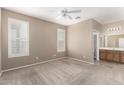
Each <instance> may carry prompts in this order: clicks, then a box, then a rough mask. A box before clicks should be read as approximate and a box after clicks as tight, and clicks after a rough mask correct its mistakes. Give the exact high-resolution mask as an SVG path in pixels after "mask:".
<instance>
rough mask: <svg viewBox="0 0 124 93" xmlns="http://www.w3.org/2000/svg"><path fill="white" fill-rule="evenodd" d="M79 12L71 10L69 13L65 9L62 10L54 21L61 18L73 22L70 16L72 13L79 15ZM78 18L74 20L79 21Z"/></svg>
mask: <svg viewBox="0 0 124 93" xmlns="http://www.w3.org/2000/svg"><path fill="white" fill-rule="evenodd" d="M80 12H81V10H71V11H69V10H68V9H67V8H64V9H63V10H61V11H60V15H59V16H57V17H56V19H61V18H68V19H70V20H73V17H72V16H71V14H74V13H80ZM80 18H81V17H80V16H76V17H75V18H74V19H80Z"/></svg>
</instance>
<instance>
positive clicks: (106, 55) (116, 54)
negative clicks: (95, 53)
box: [100, 50, 124, 63]
mask: <svg viewBox="0 0 124 93" xmlns="http://www.w3.org/2000/svg"><path fill="white" fill-rule="evenodd" d="M100 60H104V61H111V62H119V63H124V52H123V51H117V50H100Z"/></svg>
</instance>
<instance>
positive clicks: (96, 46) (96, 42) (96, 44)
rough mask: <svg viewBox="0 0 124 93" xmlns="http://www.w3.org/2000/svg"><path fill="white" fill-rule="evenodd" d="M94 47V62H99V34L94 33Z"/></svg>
mask: <svg viewBox="0 0 124 93" xmlns="http://www.w3.org/2000/svg"><path fill="white" fill-rule="evenodd" d="M93 45H94V46H93V47H94V48H93V53H94V60H95V61H99V32H93ZM95 61H94V62H95Z"/></svg>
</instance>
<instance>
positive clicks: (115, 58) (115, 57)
mask: <svg viewBox="0 0 124 93" xmlns="http://www.w3.org/2000/svg"><path fill="white" fill-rule="evenodd" d="M113 61H115V62H120V51H114V53H113Z"/></svg>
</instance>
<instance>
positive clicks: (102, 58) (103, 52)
mask: <svg viewBox="0 0 124 93" xmlns="http://www.w3.org/2000/svg"><path fill="white" fill-rule="evenodd" d="M100 60H106V52H105V50H100Z"/></svg>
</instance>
